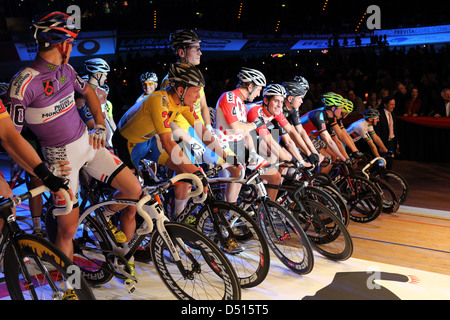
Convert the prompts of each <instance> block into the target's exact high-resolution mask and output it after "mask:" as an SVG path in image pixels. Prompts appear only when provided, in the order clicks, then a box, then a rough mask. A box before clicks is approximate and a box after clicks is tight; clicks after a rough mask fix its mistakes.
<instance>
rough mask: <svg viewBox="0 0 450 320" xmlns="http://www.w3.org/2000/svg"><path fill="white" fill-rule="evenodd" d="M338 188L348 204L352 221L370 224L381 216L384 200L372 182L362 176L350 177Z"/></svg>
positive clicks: (341, 181)
mask: <svg viewBox="0 0 450 320" xmlns="http://www.w3.org/2000/svg"><path fill="white" fill-rule="evenodd" d="M349 180H350V183H349ZM337 186H338V188H339V190H340V191H341V195H342V197H343V198H344V199H345V200H346V202H347V207H348V208H349V212H350V219H351V220H352V221H355V222H362V223H365V222H370V221H373V220H375V219H376V218H377V217H378V216H379V215H380V213H381V210H382V209H383V199H382V197H381V194H380V192H379V191H378V189H377V187H376V186H375V185H374V184H373V183H372V182H370V181H369V180H367V179H366V178H363V177H360V176H350V177H348V178H347V177H345V178H344V179H342V180H340V181H339V182H338V183H337Z"/></svg>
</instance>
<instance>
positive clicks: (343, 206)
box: [317, 186, 350, 227]
mask: <svg viewBox="0 0 450 320" xmlns="http://www.w3.org/2000/svg"><path fill="white" fill-rule="evenodd" d="M317 187H318V188H321V189H323V190H324V191H326V192H328V193H329V194H330V195H331V197H333V199H334V201H335V202H336V203H337V204H338V206H339V209H340V210H341V214H342V222H343V223H344V225H345V226H346V227H348V224H349V223H350V211H349V210H348V207H347V202H346V201H345V199H344V198H343V197H342V195H341V192H340V191H338V190H336V189H335V188H333V187H331V186H317Z"/></svg>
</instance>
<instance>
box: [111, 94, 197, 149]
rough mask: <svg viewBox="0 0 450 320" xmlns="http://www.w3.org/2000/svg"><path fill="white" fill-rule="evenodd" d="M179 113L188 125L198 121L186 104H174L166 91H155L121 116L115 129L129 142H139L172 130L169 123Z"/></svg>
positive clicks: (194, 113)
mask: <svg viewBox="0 0 450 320" xmlns="http://www.w3.org/2000/svg"><path fill="white" fill-rule="evenodd" d="M180 115H182V116H183V117H184V119H186V121H187V123H188V124H189V125H190V126H194V124H195V123H196V122H198V121H200V120H199V117H198V116H197V114H196V112H195V111H193V110H191V108H190V107H188V106H182V105H179V104H176V103H175V102H174V100H173V99H172V97H171V95H170V94H169V93H168V92H167V91H165V90H161V91H155V92H153V93H152V94H151V95H150V96H149V97H147V98H146V99H144V100H141V101H139V102H137V103H136V104H135V105H133V106H132V107H131V108H130V109H129V110H128V111H127V112H126V113H125V114H124V115H123V116H122V118H121V119H120V121H119V124H118V126H117V127H118V129H117V130H119V132H120V134H121V135H122V136H123V137H124V138H125V139H127V140H128V141H129V142H131V143H141V142H144V141H147V140H149V139H151V138H152V137H154V136H155V135H156V134H162V133H165V132H172V129H171V128H170V123H172V122H173V121H175V119H176V118H177V117H178V116H180Z"/></svg>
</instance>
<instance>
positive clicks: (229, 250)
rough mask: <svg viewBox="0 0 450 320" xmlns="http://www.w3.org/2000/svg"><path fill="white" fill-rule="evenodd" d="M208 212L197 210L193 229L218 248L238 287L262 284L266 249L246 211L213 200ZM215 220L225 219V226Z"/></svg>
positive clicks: (267, 260) (267, 257)
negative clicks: (235, 274) (226, 224)
mask: <svg viewBox="0 0 450 320" xmlns="http://www.w3.org/2000/svg"><path fill="white" fill-rule="evenodd" d="M212 210H213V211H214V213H211V212H209V210H208V208H207V206H203V207H202V208H201V210H200V212H199V214H198V215H197V221H196V226H197V229H198V230H200V231H201V232H203V233H204V234H206V236H207V237H208V238H209V239H211V240H212V241H213V242H214V243H215V244H217V245H218V246H220V248H221V249H222V251H223V252H224V253H225V255H226V256H227V258H228V260H230V262H231V264H232V265H233V267H234V270H235V271H236V273H237V275H238V277H239V280H240V285H241V287H243V288H250V287H254V286H257V285H258V284H260V283H261V282H262V281H264V279H265V278H266V276H267V274H268V272H269V267H270V251H269V246H268V245H267V242H266V239H265V238H264V234H263V233H262V231H261V229H260V228H259V226H258V224H257V222H256V221H255V220H253V219H252V218H251V217H250V215H249V214H248V213H247V212H245V211H244V210H242V209H241V208H239V207H238V206H236V205H232V204H230V203H227V202H222V201H214V203H213V204H212ZM213 214H214V217H213V216H212V215H213ZM219 217H225V219H226V220H227V222H228V225H229V226H225V225H223V224H222V222H221V221H222V220H221V219H220V218H219ZM214 221H217V222H218V223H219V225H218V226H217V225H215V224H214ZM227 227H228V228H227ZM217 228H218V229H219V230H220V232H221V236H222V238H223V239H224V241H225V242H226V245H225V246H224V245H223V243H220V240H219V236H218V234H217V230H218V229H217Z"/></svg>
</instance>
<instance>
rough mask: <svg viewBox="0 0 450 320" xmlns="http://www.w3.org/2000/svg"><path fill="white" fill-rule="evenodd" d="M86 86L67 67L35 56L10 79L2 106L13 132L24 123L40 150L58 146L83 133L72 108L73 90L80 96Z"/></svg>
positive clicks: (73, 101)
mask: <svg viewBox="0 0 450 320" xmlns="http://www.w3.org/2000/svg"><path fill="white" fill-rule="evenodd" d="M86 87H87V85H86V83H85V82H84V81H83V80H82V79H81V78H80V77H79V76H78V75H77V73H76V72H75V70H74V69H73V68H72V67H71V66H70V65H68V64H64V65H60V66H56V65H54V64H51V63H49V62H47V61H45V60H44V59H42V58H41V57H40V56H37V57H36V59H35V60H34V61H33V62H32V63H31V65H30V66H28V67H26V68H24V69H22V70H21V71H19V72H18V73H17V74H16V75H15V76H14V77H13V79H12V80H11V83H10V88H9V91H8V93H7V101H6V104H9V105H8V107H10V108H11V109H10V110H11V111H10V115H11V118H12V120H13V122H14V125H15V126H16V129H17V130H21V129H22V126H23V124H24V123H25V124H26V125H27V126H28V127H29V128H30V129H31V131H33V132H34V134H35V135H36V136H37V137H38V138H39V141H40V142H41V145H42V146H43V147H59V146H63V145H67V144H69V143H71V142H73V141H75V140H77V139H78V138H80V137H81V135H82V134H83V132H84V131H85V130H86V125H85V124H84V123H83V121H82V120H81V118H80V116H79V115H78V111H77V108H76V106H75V90H76V91H77V92H79V93H81V94H83V93H84V92H85V91H86Z"/></svg>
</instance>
